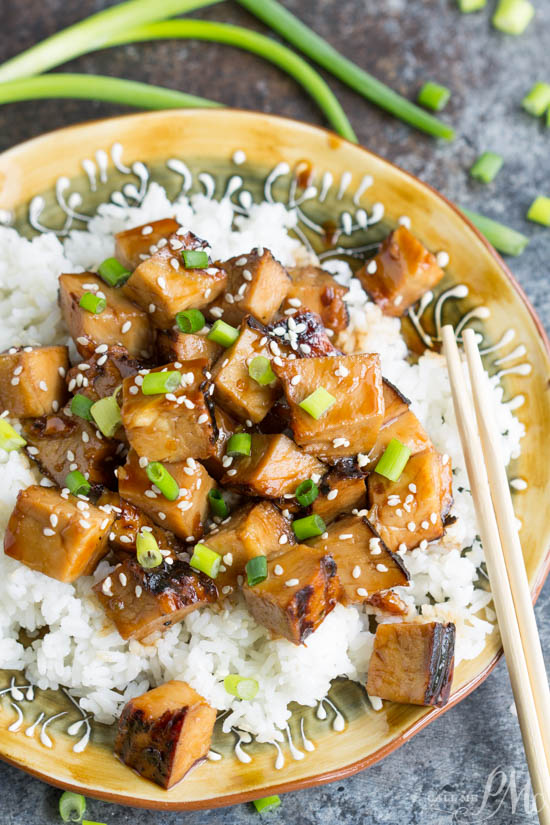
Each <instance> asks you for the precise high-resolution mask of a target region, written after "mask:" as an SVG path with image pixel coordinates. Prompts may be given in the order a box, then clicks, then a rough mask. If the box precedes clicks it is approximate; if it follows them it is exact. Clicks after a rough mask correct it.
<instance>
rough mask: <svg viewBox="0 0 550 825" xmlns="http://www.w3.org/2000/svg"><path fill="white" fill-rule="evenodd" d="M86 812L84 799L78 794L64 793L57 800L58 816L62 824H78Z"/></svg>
mask: <svg viewBox="0 0 550 825" xmlns="http://www.w3.org/2000/svg"><path fill="white" fill-rule="evenodd" d="M85 812H86V799H85V798H84V797H83V796H82V794H80V793H73V792H72V791H65V792H64V793H62V794H61V796H60V798H59V815H60V817H61V819H62V820H63V822H80V820H81V819H82V817H83V816H84V814H85Z"/></svg>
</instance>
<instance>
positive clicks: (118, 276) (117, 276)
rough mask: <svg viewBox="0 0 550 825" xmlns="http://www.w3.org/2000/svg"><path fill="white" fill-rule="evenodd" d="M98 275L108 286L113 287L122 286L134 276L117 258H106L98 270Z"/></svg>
mask: <svg viewBox="0 0 550 825" xmlns="http://www.w3.org/2000/svg"><path fill="white" fill-rule="evenodd" d="M97 273H98V275H99V276H100V278H102V279H103V280H104V281H105V283H106V284H108V285H109V286H113V287H119V286H122V284H124V283H126V281H127V280H128V278H129V277H130V275H131V274H132V273H131V272H130V271H129V270H128V269H125V267H123V266H122V264H121V263H120V261H117V259H116V258H106V259H105V260H104V261H102V263H100V264H99V266H98V268H97Z"/></svg>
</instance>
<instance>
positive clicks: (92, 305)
mask: <svg viewBox="0 0 550 825" xmlns="http://www.w3.org/2000/svg"><path fill="white" fill-rule="evenodd" d="M78 305H79V306H80V307H82V309H85V310H86V312H92V313H93V314H94V315H100V314H101V313H102V312H103V310H104V309H106V308H107V301H106V300H105V298H100V297H99V295H94V293H93V292H85V293H84V295H83V296H82V298H81V299H80V301H79V302H78Z"/></svg>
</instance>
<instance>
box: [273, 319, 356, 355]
mask: <svg viewBox="0 0 550 825" xmlns="http://www.w3.org/2000/svg"><path fill="white" fill-rule="evenodd" d="M268 332H269V333H270V334H271V335H272V337H273V339H274V340H275V341H276V342H278V343H279V345H280V346H281V348H283V347H287V348H288V347H289V348H290V351H291V352H293V353H294V354H295V355H296V356H297V357H300V358H318V357H320V356H322V355H341V354H342V353H341V352H340V350H338V349H336V347H335V346H334V344H333V343H332V341H331V340H330V336H329V335H328V334H327V330H326V329H325V327H324V326H323V322H322V321H321V318H320V317H319V316H318V315H317V314H316V313H315V312H310V311H309V310H308V309H304V310H301V309H300V310H296V312H295V314H293V315H285V316H284V317H283V318H280V319H279V320H278V321H274V322H273V323H272V324H270V326H269V327H268ZM271 351H272V353H273V355H275V356H276V355H278V354H279V353H278V352H277V350H274V349H273V348H271ZM282 354H284V353H282Z"/></svg>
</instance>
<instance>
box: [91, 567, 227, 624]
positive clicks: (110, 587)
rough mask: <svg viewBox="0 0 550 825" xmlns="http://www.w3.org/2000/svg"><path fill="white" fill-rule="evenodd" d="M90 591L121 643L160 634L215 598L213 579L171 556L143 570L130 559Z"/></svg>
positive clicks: (216, 595) (215, 591)
mask: <svg viewBox="0 0 550 825" xmlns="http://www.w3.org/2000/svg"><path fill="white" fill-rule="evenodd" d="M94 591H95V593H96V596H97V598H98V599H99V601H100V602H101V606H102V607H103V609H104V610H105V613H106V614H107V616H108V617H109V618H110V619H111V621H112V622H113V624H114V625H115V627H116V629H117V630H118V632H119V633H120V635H121V636H122V638H123V639H145V638H146V637H147V636H150V635H151V634H152V633H155V632H159V631H160V632H161V633H162V632H164V631H165V630H167V628H169V627H172V625H174V624H177V623H178V622H181V621H182V619H184V618H185V617H186V616H187V614H188V613H191V611H193V610H196V609H197V608H198V607H202V606H203V605H205V604H212V603H213V602H215V601H216V599H217V598H218V591H217V588H216V585H215V584H214V581H213V579H211V578H209V577H208V576H207V575H205V574H204V573H200V572H198V571H197V570H193V568H192V567H191V566H190V565H189V564H188V563H187V562H186V561H181V560H180V559H174V558H173V557H171V556H165V557H164V560H163V562H162V564H159V565H158V567H151V568H148V569H147V570H146V569H145V568H143V567H142V566H141V564H139V562H138V560H137V559H136V558H135V557H134V556H130V557H128V558H127V559H125V560H124V561H123V562H122V564H119V565H118V566H117V567H116V568H115V569H114V570H113V572H112V573H110V574H109V575H108V576H107V577H106V578H105V579H103V581H101V582H98V583H97V584H96V585H95V586H94Z"/></svg>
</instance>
